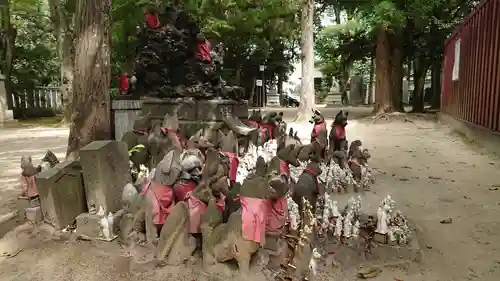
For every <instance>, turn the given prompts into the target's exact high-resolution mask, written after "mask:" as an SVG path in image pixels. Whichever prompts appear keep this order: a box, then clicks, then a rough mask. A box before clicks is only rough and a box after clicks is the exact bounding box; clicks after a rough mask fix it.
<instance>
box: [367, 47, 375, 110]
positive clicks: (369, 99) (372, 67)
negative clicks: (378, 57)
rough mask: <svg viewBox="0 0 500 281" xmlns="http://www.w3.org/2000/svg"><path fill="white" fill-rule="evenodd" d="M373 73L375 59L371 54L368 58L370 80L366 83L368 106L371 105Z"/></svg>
mask: <svg viewBox="0 0 500 281" xmlns="http://www.w3.org/2000/svg"><path fill="white" fill-rule="evenodd" d="M374 73H375V58H374V54H373V53H372V54H371V56H370V78H369V81H368V104H372V103H373V78H374V77H373V76H374Z"/></svg>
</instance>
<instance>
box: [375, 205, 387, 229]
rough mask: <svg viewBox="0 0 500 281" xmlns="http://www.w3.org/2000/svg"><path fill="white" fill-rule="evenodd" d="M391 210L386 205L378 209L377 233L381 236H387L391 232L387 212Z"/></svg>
mask: <svg viewBox="0 0 500 281" xmlns="http://www.w3.org/2000/svg"><path fill="white" fill-rule="evenodd" d="M388 209H389V206H387V205H384V206H382V207H378V210H377V229H376V230H375V232H377V233H380V234H387V232H388V231H389V229H388V225H387V223H388V219H389V218H388V214H387V210H388Z"/></svg>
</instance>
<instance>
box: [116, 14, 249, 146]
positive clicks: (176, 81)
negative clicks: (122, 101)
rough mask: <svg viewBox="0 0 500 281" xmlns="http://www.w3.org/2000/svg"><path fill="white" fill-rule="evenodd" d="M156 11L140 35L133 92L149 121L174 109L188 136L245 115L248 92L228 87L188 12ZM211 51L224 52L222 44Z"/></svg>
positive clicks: (209, 46)
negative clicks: (155, 21) (153, 20)
mask: <svg viewBox="0 0 500 281" xmlns="http://www.w3.org/2000/svg"><path fill="white" fill-rule="evenodd" d="M152 13H155V12H152ZM155 14H156V16H157V17H158V18H159V19H160V26H159V27H157V28H151V27H150V26H147V25H146V27H144V28H143V29H141V31H140V33H139V35H138V38H139V39H138V40H139V42H138V47H137V54H136V55H137V57H136V62H135V73H134V77H135V78H136V83H135V89H134V91H133V94H132V95H133V97H134V98H135V99H137V98H140V99H141V100H142V104H141V107H142V111H143V112H144V113H149V114H150V118H151V119H153V120H162V119H163V117H164V116H165V114H166V113H170V114H173V113H177V117H178V119H179V125H180V130H181V132H182V133H183V134H185V135H186V136H188V137H189V136H190V135H192V134H193V133H194V132H196V131H197V130H198V129H200V128H203V127H207V126H212V125H215V123H216V122H218V121H222V118H223V117H225V116H233V117H237V118H247V117H248V105H247V100H248V99H249V98H250V96H249V93H246V92H245V90H244V89H243V88H242V87H238V86H228V85H226V82H225V81H224V80H223V79H222V78H221V76H220V73H219V71H220V69H221V67H217V64H220V61H221V60H220V59H217V57H216V56H213V53H214V50H212V46H211V43H210V42H209V41H208V40H207V38H205V36H204V34H203V33H202V32H201V29H200V28H199V26H198V23H197V22H196V21H195V20H194V19H193V18H192V17H191V15H189V14H188V13H187V12H185V11H183V10H182V9H181V8H179V7H166V9H165V10H164V11H163V12H162V13H155ZM214 49H217V51H218V52H220V53H223V52H224V50H223V49H224V47H223V45H220V46H216V47H215V48H214ZM116 122H117V121H116V118H115V124H116ZM132 122H133V120H132ZM122 127H124V126H122ZM126 127H130V128H129V130H131V129H132V128H131V125H128V124H127V125H126ZM115 135H116V132H115ZM115 137H116V136H115Z"/></svg>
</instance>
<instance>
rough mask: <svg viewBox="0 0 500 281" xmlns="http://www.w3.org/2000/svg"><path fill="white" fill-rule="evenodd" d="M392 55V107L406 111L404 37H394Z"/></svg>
mask: <svg viewBox="0 0 500 281" xmlns="http://www.w3.org/2000/svg"><path fill="white" fill-rule="evenodd" d="M392 39H393V40H391V41H392V43H393V44H392V46H391V47H392V55H391V58H390V60H391V67H392V75H391V80H392V86H393V89H392V93H391V95H392V109H393V110H394V111H399V112H404V109H403V72H404V71H403V45H402V44H401V42H403V39H402V38H401V39H399V38H397V37H396V38H392Z"/></svg>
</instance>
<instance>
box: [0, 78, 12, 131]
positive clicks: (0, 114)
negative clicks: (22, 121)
mask: <svg viewBox="0 0 500 281" xmlns="http://www.w3.org/2000/svg"><path fill="white" fill-rule="evenodd" d="M4 80H5V76H4V75H3V74H2V73H0V125H2V124H3V123H4V122H6V121H12V120H13V119H14V114H13V112H12V110H9V108H8V106H7V105H8V100H9V98H8V97H7V91H6V90H5V83H4Z"/></svg>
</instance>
